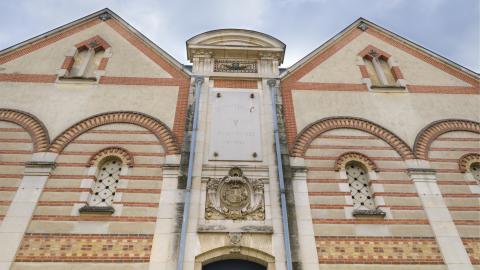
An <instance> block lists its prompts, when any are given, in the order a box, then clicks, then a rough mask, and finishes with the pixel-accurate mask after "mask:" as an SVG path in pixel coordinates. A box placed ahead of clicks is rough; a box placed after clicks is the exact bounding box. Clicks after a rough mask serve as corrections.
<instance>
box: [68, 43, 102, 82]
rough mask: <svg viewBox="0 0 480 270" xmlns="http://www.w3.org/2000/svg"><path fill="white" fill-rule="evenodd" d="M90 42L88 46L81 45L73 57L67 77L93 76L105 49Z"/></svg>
mask: <svg viewBox="0 0 480 270" xmlns="http://www.w3.org/2000/svg"><path fill="white" fill-rule="evenodd" d="M95 45H96V44H95V43H93V44H91V46H90V47H86V46H84V47H81V48H79V49H78V50H77V53H76V54H75V56H74V57H73V66H72V69H71V70H70V73H69V77H72V78H95V73H94V71H95V70H97V69H98V66H99V65H100V61H101V60H102V58H103V56H104V54H105V50H104V49H103V48H102V47H100V46H96V47H94V46H95Z"/></svg>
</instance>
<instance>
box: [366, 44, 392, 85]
mask: <svg viewBox="0 0 480 270" xmlns="http://www.w3.org/2000/svg"><path fill="white" fill-rule="evenodd" d="M363 61H364V62H365V66H366V68H367V72H368V75H369V77H370V80H371V82H372V86H395V85H396V79H395V77H394V75H393V73H392V69H391V67H390V65H389V64H388V60H387V59H386V58H385V57H384V56H383V55H381V54H379V53H377V52H376V51H375V50H371V51H370V52H369V53H368V54H367V55H365V56H364V57H363Z"/></svg>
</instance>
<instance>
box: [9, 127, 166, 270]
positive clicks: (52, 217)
mask: <svg viewBox="0 0 480 270" xmlns="http://www.w3.org/2000/svg"><path fill="white" fill-rule="evenodd" d="M111 146H117V147H122V148H124V149H125V150H127V151H128V152H130V153H131V154H132V155H133V157H134V165H133V167H130V168H128V172H127V173H126V175H122V176H120V182H119V184H118V185H119V186H118V187H117V194H116V197H115V200H114V208H115V213H114V214H113V215H102V214H82V215H80V214H79V212H78V209H79V208H80V207H81V206H83V205H85V202H86V199H87V197H88V193H89V191H90V185H91V181H92V179H94V176H92V175H90V176H89V175H88V172H89V168H88V167H87V165H86V164H87V163H88V161H89V159H90V158H91V157H92V156H93V155H95V154H96V153H97V152H98V151H100V150H101V149H104V148H106V147H111ZM164 156H165V152H164V149H163V147H162V146H161V144H160V142H159V141H158V139H157V138H156V137H155V135H154V134H152V133H151V132H150V131H148V130H146V129H144V128H142V127H139V126H135V125H131V124H109V125H105V126H101V127H97V128H94V129H92V130H90V131H88V132H86V133H84V134H82V135H80V136H79V137H77V138H76V139H75V140H73V141H72V142H71V143H70V144H68V145H67V147H66V148H65V149H64V150H63V151H62V152H61V153H60V154H59V156H58V159H57V167H56V168H55V170H54V171H53V173H52V175H51V176H50V177H49V179H48V181H47V183H46V186H45V189H44V191H43V193H42V195H41V197H40V200H39V203H38V206H37V208H36V210H35V212H34V214H33V218H32V221H31V223H30V225H29V227H28V229H27V232H26V235H25V237H24V239H23V241H22V244H21V246H20V249H19V251H18V253H17V257H16V264H15V265H16V267H20V266H21V265H23V264H25V262H36V263H37V264H40V265H42V264H41V263H40V262H42V263H47V262H48V263H52V262H54V263H58V262H63V263H65V262H68V263H70V264H72V267H74V266H75V267H79V264H81V265H84V264H85V265H84V266H85V267H86V266H87V265H88V264H89V263H92V262H96V263H102V262H103V263H122V265H123V264H125V263H131V264H133V265H136V264H138V265H137V266H133V265H132V266H131V267H138V269H143V268H142V267H144V266H145V267H146V265H147V264H144V262H148V260H149V257H150V250H151V245H152V239H153V234H154V230H155V221H156V217H157V208H158V203H159V198H160V192H161V186H162V164H163V162H164ZM45 256H48V257H49V259H45ZM22 263H23V264H22ZM142 263H143V264H142ZM124 266H125V265H124ZM124 266H122V267H124ZM48 267H50V266H48ZM66 267H67V266H66ZM68 267H70V266H68ZM82 267H83V266H82ZM20 268H21V267H20ZM127 268H128V267H127ZM135 269H137V268H135Z"/></svg>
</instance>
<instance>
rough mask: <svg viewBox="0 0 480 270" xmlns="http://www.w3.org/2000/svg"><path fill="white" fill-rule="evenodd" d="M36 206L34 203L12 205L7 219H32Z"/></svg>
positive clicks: (15, 203) (14, 202)
mask: <svg viewBox="0 0 480 270" xmlns="http://www.w3.org/2000/svg"><path fill="white" fill-rule="evenodd" d="M35 206H36V204H35V203H34V202H18V201H13V202H11V203H10V206H9V207H8V211H7V215H6V216H7V217H31V216H32V214H33V211H34V210H35Z"/></svg>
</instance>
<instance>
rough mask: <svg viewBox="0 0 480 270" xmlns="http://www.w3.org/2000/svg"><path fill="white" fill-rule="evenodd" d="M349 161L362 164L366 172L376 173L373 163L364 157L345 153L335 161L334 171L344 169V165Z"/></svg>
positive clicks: (376, 169)
mask: <svg viewBox="0 0 480 270" xmlns="http://www.w3.org/2000/svg"><path fill="white" fill-rule="evenodd" d="M350 161H358V162H360V163H362V164H363V165H364V166H365V167H366V168H367V170H369V171H374V172H378V167H377V165H376V164H375V162H373V161H372V160H371V159H370V158H369V157H367V156H366V155H364V154H361V153H358V152H347V153H344V154H342V155H340V156H339V157H338V158H337V160H336V161H335V166H334V170H335V171H340V170H341V169H345V165H346V164H347V163H348V162H350Z"/></svg>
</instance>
